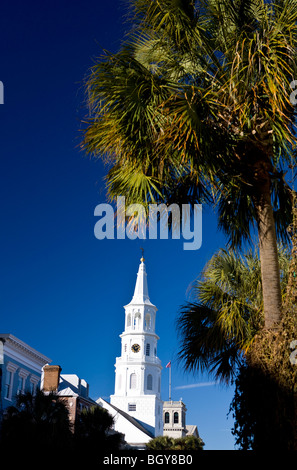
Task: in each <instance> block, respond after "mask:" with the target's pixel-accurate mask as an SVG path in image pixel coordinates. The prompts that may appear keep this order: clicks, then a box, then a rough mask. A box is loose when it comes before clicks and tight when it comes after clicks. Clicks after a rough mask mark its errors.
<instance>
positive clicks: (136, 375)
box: [110, 256, 163, 436]
mask: <svg viewBox="0 0 297 470" xmlns="http://www.w3.org/2000/svg"><path fill="white" fill-rule="evenodd" d="M124 309H125V330H124V332H123V333H122V334H121V335H120V337H121V341H122V346H121V348H122V349H121V356H120V357H117V358H116V364H115V368H116V370H115V392H114V395H111V397H110V403H111V404H112V405H114V406H116V407H117V408H119V409H120V410H122V411H124V412H126V413H128V414H129V415H130V416H132V417H134V418H136V419H137V420H138V421H140V422H141V424H142V425H143V426H144V427H145V428H146V429H147V430H148V431H150V432H151V433H152V434H153V435H154V436H159V435H162V434H163V402H162V400H161V395H160V391H161V370H162V366H161V361H160V359H159V358H158V357H157V342H158V339H159V337H158V336H157V335H156V333H155V324H156V312H157V308H156V307H155V305H153V304H152V303H151V301H150V299H149V295H148V286H147V274H146V269H145V264H144V258H143V256H142V258H141V260H140V265H139V269H138V274H137V280H136V285H135V290H134V295H133V298H132V300H131V302H130V303H129V304H128V305H126V306H125V307H124Z"/></svg>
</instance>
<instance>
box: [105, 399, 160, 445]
mask: <svg viewBox="0 0 297 470" xmlns="http://www.w3.org/2000/svg"><path fill="white" fill-rule="evenodd" d="M96 402H97V404H99V405H100V402H104V404H107V405H108V406H110V407H111V408H113V409H114V410H115V411H116V412H117V413H119V414H120V415H121V416H123V418H125V419H127V420H128V421H129V422H130V423H131V424H133V426H135V427H136V428H137V429H139V430H140V431H141V432H143V433H144V434H146V435H147V436H149V437H151V438H154V437H155V436H154V435H153V434H152V433H151V432H150V431H148V430H147V429H145V427H144V426H143V425H142V424H140V422H139V421H138V420H137V419H136V418H133V417H132V416H130V415H129V414H128V413H126V412H125V411H122V410H120V409H119V408H117V407H116V406H114V405H112V404H111V403H109V402H106V401H105V400H103V398H101V397H100V398H99V399H98V400H96Z"/></svg>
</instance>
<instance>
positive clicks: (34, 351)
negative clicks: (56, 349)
mask: <svg viewBox="0 0 297 470" xmlns="http://www.w3.org/2000/svg"><path fill="white" fill-rule="evenodd" d="M0 340H4V343H5V342H6V341H8V342H11V343H12V344H13V345H15V346H17V347H19V348H21V349H24V350H25V351H26V352H28V353H29V354H31V355H34V356H37V357H38V358H39V359H41V360H42V361H44V362H45V363H50V362H52V360H51V359H50V358H49V357H47V356H45V355H44V354H41V353H40V352H39V351H37V349H34V348H32V347H31V346H29V345H28V344H27V343H25V342H24V341H22V340H20V339H19V338H17V337H16V336H14V335H12V334H11V333H0Z"/></svg>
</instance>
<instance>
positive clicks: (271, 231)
mask: <svg viewBox="0 0 297 470" xmlns="http://www.w3.org/2000/svg"><path fill="white" fill-rule="evenodd" d="M270 183H271V182H270V175H269V162H268V161H267V158H266V159H265V160H263V159H262V160H260V161H259V160H258V162H257V163H256V164H255V165H254V190H255V192H254V195H253V198H254V203H255V207H256V212H257V225H258V236H259V253H260V261H261V277H262V290H263V303H264V328H265V329H274V328H277V323H278V322H279V321H280V320H281V307H282V297H281V287H280V271H279V262H278V250H277V239H276V230H275V220H274V216H273V210H272V204H271V193H270Z"/></svg>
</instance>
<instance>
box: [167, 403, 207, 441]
mask: <svg viewBox="0 0 297 470" xmlns="http://www.w3.org/2000/svg"><path fill="white" fill-rule="evenodd" d="M186 413H187V408H186V405H185V404H184V403H183V402H182V400H179V401H172V400H169V401H164V403H163V416H164V431H163V435H164V436H169V437H173V438H180V437H186V436H194V437H197V438H199V434H198V429H197V426H196V425H187V424H186Z"/></svg>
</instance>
